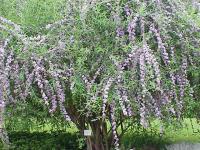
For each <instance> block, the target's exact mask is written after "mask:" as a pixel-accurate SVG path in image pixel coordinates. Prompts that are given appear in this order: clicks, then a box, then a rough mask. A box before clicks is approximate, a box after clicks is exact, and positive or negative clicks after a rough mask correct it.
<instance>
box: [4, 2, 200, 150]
mask: <svg viewBox="0 0 200 150" xmlns="http://www.w3.org/2000/svg"><path fill="white" fill-rule="evenodd" d="M14 2H16V6H17V4H18V6H17V8H18V9H17V12H16V13H17V14H18V15H19V16H21V17H23V18H22V20H21V22H19V24H18V23H15V22H13V21H11V20H9V19H7V18H6V14H1V16H0V29H2V32H1V35H0V36H1V39H2V40H1V44H0V83H1V84H0V85H1V86H0V103H1V105H0V106H1V112H4V110H5V108H6V106H8V107H9V106H12V105H15V104H16V103H27V102H32V101H39V103H40V104H43V105H45V108H46V109H48V111H49V114H50V115H53V114H54V115H55V114H56V115H60V114H61V115H63V116H64V118H65V120H66V121H72V122H73V123H75V124H76V126H77V128H78V129H79V130H80V132H81V133H82V134H83V131H84V129H88V128H91V130H92V131H93V134H94V135H93V136H92V139H91V141H92V145H91V146H92V147H93V149H101V150H103V149H110V148H111V147H110V146H114V147H115V149H119V142H120V141H119V140H120V138H121V137H122V136H123V134H124V133H125V132H126V131H127V129H128V128H129V126H131V124H132V122H134V121H137V120H139V121H140V124H141V125H142V126H144V127H145V128H147V127H148V126H149V122H148V120H150V119H151V118H157V119H159V120H164V119H166V120H168V121H169V120H170V119H172V118H178V119H179V120H180V119H181V114H182V112H183V113H185V114H186V115H191V114H188V111H184V110H188V108H187V107H186V106H187V105H184V104H188V105H189V106H190V108H189V110H193V108H196V109H197V110H196V111H195V112H198V109H199V107H198V105H199V103H198V100H199V83H200V78H199V74H200V71H199V69H200V68H199V64H200V62H199V59H198V57H199V53H200V52H199V39H200V34H199V31H200V30H199V25H200V24H199V23H200V20H199V15H200V14H199V10H198V8H196V6H194V5H195V4H196V3H194V5H191V4H190V3H189V2H187V1H185V2H181V1H175V0H169V1H168V0H166V1H165V0H163V1H159V0H157V1H154V0H149V1H145V0H144V1H126V0H122V1H108V2H107V1H106V2H104V1H92V2H88V1H76V2H74V1H67V2H65V1H64V0H63V1H59V2H60V3H59V2H55V3H56V7H55V10H54V11H55V13H56V14H59V17H58V18H60V17H63V19H61V20H58V21H55V22H53V23H50V24H49V20H50V19H49V20H48V19H47V20H45V21H43V20H42V19H41V18H42V15H41V14H39V13H38V12H40V10H38V11H37V13H38V14H36V15H37V16H38V18H39V19H38V18H37V17H36V20H37V21H36V22H37V23H33V22H32V20H29V17H27V16H26V17H27V18H24V17H25V16H24V15H27V13H26V12H25V13H24V11H26V6H28V5H27V4H28V3H30V1H28V0H27V1H26V0H24V1H20V2H19V1H14ZM5 3H6V2H5ZM42 3H43V2H41V4H42ZM19 4H20V5H19ZM21 4H22V5H21ZM36 4H40V3H39V1H36ZM49 4H52V5H53V4H54V2H53V1H49ZM36 6H37V5H36ZM38 8H42V7H38ZM44 9H45V8H44ZM29 10H32V9H29ZM32 11H33V12H32V13H34V9H33V10H32ZM50 11H51V10H47V11H46V13H48V12H50ZM41 12H42V11H41ZM58 12H59V13H58ZM49 17H50V18H51V17H55V16H53V15H52V16H49ZM23 19H25V20H29V21H26V22H25V23H23V22H24V20H23ZM20 24H22V25H20ZM191 101H193V102H194V103H193V102H191ZM34 103H35V102H34ZM193 104H194V105H195V106H194V105H193ZM37 108H38V107H37ZM42 109H44V108H43V107H42ZM195 115H196V116H198V115H199V114H195ZM196 116H195V117H196ZM1 118H2V119H3V116H2V117H1ZM1 123H3V121H1ZM161 130H162V126H161ZM161 132H162V131H161ZM5 142H8V141H5Z"/></svg>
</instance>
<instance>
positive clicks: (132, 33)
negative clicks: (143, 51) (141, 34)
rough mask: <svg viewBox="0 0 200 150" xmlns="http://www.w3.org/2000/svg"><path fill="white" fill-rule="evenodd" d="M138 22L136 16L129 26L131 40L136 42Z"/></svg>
mask: <svg viewBox="0 0 200 150" xmlns="http://www.w3.org/2000/svg"><path fill="white" fill-rule="evenodd" d="M137 21H138V16H135V17H134V18H133V20H131V21H130V22H129V24H128V33H129V40H130V41H131V42H134V40H135V29H136V25H137Z"/></svg>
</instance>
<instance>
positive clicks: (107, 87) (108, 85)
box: [102, 78, 114, 118]
mask: <svg viewBox="0 0 200 150" xmlns="http://www.w3.org/2000/svg"><path fill="white" fill-rule="evenodd" d="M113 81H114V79H113V78H109V79H108V80H107V82H106V84H105V86H104V88H103V106H102V117H103V118H105V117H106V103H107V101H108V92H109V90H110V88H111V85H112V84H113Z"/></svg>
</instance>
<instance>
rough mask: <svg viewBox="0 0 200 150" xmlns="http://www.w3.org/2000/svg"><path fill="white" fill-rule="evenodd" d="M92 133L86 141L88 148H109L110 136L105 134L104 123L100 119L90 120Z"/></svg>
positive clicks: (106, 149)
mask: <svg viewBox="0 0 200 150" xmlns="http://www.w3.org/2000/svg"><path fill="white" fill-rule="evenodd" d="M90 126H91V129H92V133H93V135H92V136H91V137H90V138H89V141H90V142H88V143H87V147H88V150H109V149H110V145H111V140H109V139H110V136H108V135H107V134H108V133H107V129H106V123H105V122H104V123H102V122H101V121H99V120H98V121H95V122H90Z"/></svg>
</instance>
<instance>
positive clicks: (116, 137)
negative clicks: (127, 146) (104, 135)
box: [110, 101, 119, 150]
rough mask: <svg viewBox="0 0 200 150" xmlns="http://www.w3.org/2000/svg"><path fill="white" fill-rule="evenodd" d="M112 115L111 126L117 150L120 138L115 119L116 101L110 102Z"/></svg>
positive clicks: (117, 149)
mask: <svg viewBox="0 0 200 150" xmlns="http://www.w3.org/2000/svg"><path fill="white" fill-rule="evenodd" d="M110 117H111V126H112V133H113V137H114V146H115V149H116V150H119V138H118V136H117V123H116V121H115V103H114V101H113V102H112V103H111V104H110Z"/></svg>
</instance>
